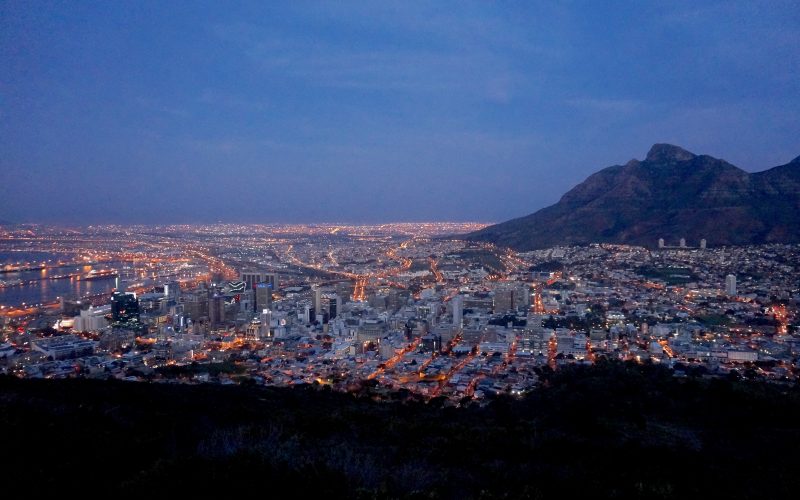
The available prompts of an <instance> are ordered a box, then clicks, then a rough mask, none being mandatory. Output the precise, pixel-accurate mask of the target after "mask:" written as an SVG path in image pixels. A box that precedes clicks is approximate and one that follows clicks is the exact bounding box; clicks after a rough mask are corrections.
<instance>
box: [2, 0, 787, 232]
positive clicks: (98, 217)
mask: <svg viewBox="0 0 800 500" xmlns="http://www.w3.org/2000/svg"><path fill="white" fill-rule="evenodd" d="M232 5H233V4H232V3H231V2H213V1H212V2H207V3H202V2H186V3H183V2H177V1H172V0H170V1H156V2H138V1H137V2H121V1H120V2H117V1H114V2H97V3H94V2H92V3H90V2H71V1H69V2H67V1H64V2H40V1H13V0H12V1H9V0H2V1H0V220H11V221H17V222H23V221H25V222H50V223H68V224H91V223H105V222H121V223H127V222H141V223H172V222H213V221H226V222H282V221H285V222H295V221H297V222H314V221H353V222H378V221H399V220H482V221H500V220H504V219H507V218H511V217H515V216H521V215H525V214H528V213H531V212H533V211H535V210H537V209H539V208H541V207H544V206H546V205H549V204H551V203H553V202H555V201H557V200H558V198H559V197H560V196H561V195H562V194H563V193H564V192H565V191H567V190H568V189H569V188H571V187H572V186H574V185H575V184H577V183H578V182H580V181H582V180H583V179H584V178H585V177H586V176H588V175H589V174H591V173H593V172H595V171H597V170H599V169H600V168H603V167H606V166H609V165H613V164H619V163H625V162H627V161H628V160H630V159H631V158H639V159H642V158H644V156H645V154H646V152H647V150H648V149H649V147H650V145H651V144H652V143H655V142H671V143H674V144H678V145H681V146H683V147H685V148H686V149H689V150H690V151H693V152H695V153H706V154H711V155H713V156H717V157H721V158H724V159H726V160H728V161H730V162H731V163H733V164H735V165H738V166H740V167H742V168H744V169H746V170H749V171H756V170H763V169H765V168H768V167H771V166H775V165H779V164H783V163H787V162H788V161H790V160H791V159H792V158H794V157H796V156H797V155H800V139H798V138H800V3H798V2H797V1H796V0H790V1H786V2H780V1H768V2H732V1H722V2H698V1H696V0H695V1H690V2H673V1H669V2H666V1H664V2H655V1H653V2H643V1H632V2H601V1H586V2H579V1H576V2H549V1H548V2H541V3H539V2H532V1H521V2H502V3H500V2H498V3H490V2H476V3H469V2H453V3H447V2H432V3H427V2H413V1H403V2H397V3H391V2H383V1H380V2H358V3H349V2H326V3H314V2H308V3H306V2H297V1H293V2H286V3H279V2H252V3H237V4H235V6H232Z"/></svg>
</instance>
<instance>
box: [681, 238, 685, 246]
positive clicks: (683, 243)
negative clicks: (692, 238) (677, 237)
mask: <svg viewBox="0 0 800 500" xmlns="http://www.w3.org/2000/svg"><path fill="white" fill-rule="evenodd" d="M680 245H681V248H686V238H681V243H680Z"/></svg>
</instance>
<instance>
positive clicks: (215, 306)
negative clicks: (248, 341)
mask: <svg viewBox="0 0 800 500" xmlns="http://www.w3.org/2000/svg"><path fill="white" fill-rule="evenodd" d="M208 319H209V321H210V322H211V326H217V325H219V324H221V323H223V322H225V297H223V296H222V295H219V294H214V296H213V297H211V298H210V299H209V301H208Z"/></svg>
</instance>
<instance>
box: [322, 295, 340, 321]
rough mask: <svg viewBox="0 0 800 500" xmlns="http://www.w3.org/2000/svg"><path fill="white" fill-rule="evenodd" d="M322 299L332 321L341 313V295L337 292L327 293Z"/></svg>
mask: <svg viewBox="0 0 800 500" xmlns="http://www.w3.org/2000/svg"><path fill="white" fill-rule="evenodd" d="M322 300H323V305H324V306H325V310H326V312H327V313H328V321H330V320H332V319H333V318H335V317H336V316H337V314H339V296H338V295H337V294H336V293H326V294H324V295H323V299H322Z"/></svg>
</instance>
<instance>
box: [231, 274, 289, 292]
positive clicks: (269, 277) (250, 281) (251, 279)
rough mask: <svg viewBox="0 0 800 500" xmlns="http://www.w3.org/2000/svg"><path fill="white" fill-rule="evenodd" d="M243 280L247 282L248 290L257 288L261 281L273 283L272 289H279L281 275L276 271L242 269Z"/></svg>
mask: <svg viewBox="0 0 800 500" xmlns="http://www.w3.org/2000/svg"><path fill="white" fill-rule="evenodd" d="M240 276H241V281H244V282H245V285H246V286H247V289H248V290H255V288H256V285H257V284H259V283H269V284H270V285H272V290H277V289H278V286H279V285H280V283H279V276H278V275H277V274H275V273H267V272H261V271H242V272H241V273H240Z"/></svg>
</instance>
